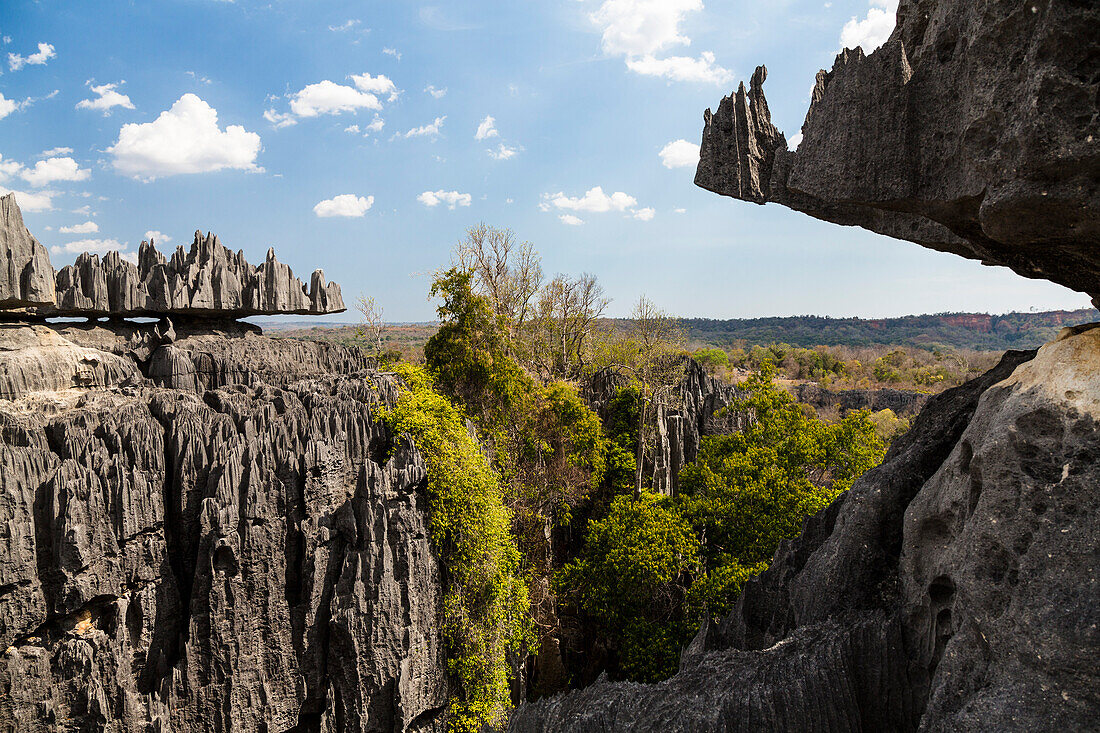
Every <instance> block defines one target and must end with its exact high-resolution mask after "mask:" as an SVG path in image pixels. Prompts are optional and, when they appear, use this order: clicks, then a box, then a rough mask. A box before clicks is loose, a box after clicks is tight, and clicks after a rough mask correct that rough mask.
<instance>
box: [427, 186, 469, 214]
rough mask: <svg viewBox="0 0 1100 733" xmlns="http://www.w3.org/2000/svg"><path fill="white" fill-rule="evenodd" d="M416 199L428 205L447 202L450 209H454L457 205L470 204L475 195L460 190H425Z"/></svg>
mask: <svg viewBox="0 0 1100 733" xmlns="http://www.w3.org/2000/svg"><path fill="white" fill-rule="evenodd" d="M416 200H417V201H419V202H420V203H422V204H424V205H425V206H427V207H432V206H438V205H439V204H446V205H447V208H448V209H451V210H454V208H455V207H456V206H469V205H470V204H471V202H473V196H471V195H470V194H468V193H459V192H458V191H425V192H424V193H422V194H420V195H419V196H417V197H416Z"/></svg>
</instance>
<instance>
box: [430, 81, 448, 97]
mask: <svg viewBox="0 0 1100 733" xmlns="http://www.w3.org/2000/svg"><path fill="white" fill-rule="evenodd" d="M424 91H426V92H427V93H428V94H430V95H432V96H433V97H435V98H436V99H442V98H443V97H445V96H447V87H443V88H442V89H437V88H436V87H435V86H434V85H433V84H429V85H428V86H426V87H424Z"/></svg>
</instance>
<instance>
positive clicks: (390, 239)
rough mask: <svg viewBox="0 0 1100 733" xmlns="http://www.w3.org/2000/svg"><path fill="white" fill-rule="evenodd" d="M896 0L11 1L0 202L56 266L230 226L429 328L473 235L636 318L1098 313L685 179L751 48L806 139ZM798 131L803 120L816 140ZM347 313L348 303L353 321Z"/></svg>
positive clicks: (2, 97) (1068, 294) (225, 238)
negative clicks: (820, 106) (515, 248)
mask: <svg viewBox="0 0 1100 733" xmlns="http://www.w3.org/2000/svg"><path fill="white" fill-rule="evenodd" d="M896 7H897V2H896V0H870V1H868V0H833V2H821V1H820V0H814V1H812V2H811V1H809V0H806V1H803V0H770V1H769V2H760V1H759V0H731V1H729V2H718V1H717V0H709V1H708V2H707V3H705V4H704V3H703V2H702V0H540V1H538V2H534V1H531V0H511V1H509V2H485V1H480V0H468V1H466V2H433V1H432V0H427V1H426V2H424V3H418V2H387V3H380V2H355V3H350V2H330V1H328V0H268V1H267V2H259V1H255V2H254V1H253V0H235V1H226V0H159V1H158V2H129V3H127V2H96V1H87V2H79V3H74V2H62V1H60V0H40V1H38V2H23V1H21V0H5V2H4V3H2V4H0V72H2V73H0V192H3V193H6V192H7V191H10V190H14V191H16V198H17V200H18V202H19V204H20V206H21V208H22V211H23V214H24V219H25V221H26V224H27V226H28V228H29V229H30V230H31V232H32V233H34V234H35V235H36V236H37V237H38V239H39V240H40V241H41V242H42V243H43V244H45V245H46V246H47V247H48V248H49V250H50V253H51V258H52V260H53V263H54V266H55V267H58V268H59V267H61V266H63V265H65V264H69V263H71V262H72V261H73V260H74V259H75V258H76V255H77V254H79V253H80V252H83V251H85V250H88V251H96V252H105V251H107V250H110V249H118V250H120V251H122V252H123V253H124V255H126V256H129V257H131V258H132V257H133V256H134V255H135V253H136V251H137V247H138V244H139V243H140V242H141V240H142V239H143V238H149V237H151V238H153V239H154V240H156V242H157V243H158V246H159V247H160V249H161V250H162V251H167V252H168V253H170V252H171V250H172V248H174V247H176V246H178V245H184V246H189V245H190V243H191V239H192V236H193V233H194V231H195V230H196V229H200V230H202V231H203V232H206V231H213V232H214V233H216V234H218V236H219V237H220V238H221V241H222V242H223V243H224V244H225V245H226V246H228V247H230V248H231V249H233V250H237V249H243V250H244V252H245V254H246V255H247V257H248V258H249V260H250V261H252V262H258V261H262V259H263V257H264V253H265V252H266V250H267V248H268V247H271V246H274V247H275V251H276V254H277V255H278V257H279V259H280V260H281V261H283V262H286V263H288V264H290V266H291V267H292V268H293V269H294V271H295V273H296V274H297V275H298V276H299V277H301V278H302V279H303V280H305V281H306V282H308V279H309V274H310V273H311V272H312V270H313V269H315V268H322V269H323V270H324V272H325V274H326V277H327V278H329V279H331V280H335V281H337V282H339V283H340V284H341V286H342V288H343V292H344V296H345V300H346V301H347V302H348V303H349V304H350V303H352V302H353V301H354V300H355V299H356V298H357V297H358V296H359V295H367V296H371V297H374V298H375V300H376V301H377V302H378V303H380V304H381V305H382V306H383V307H384V309H385V318H386V319H387V320H389V321H425V320H431V319H433V318H434V312H435V305H434V304H433V302H432V301H430V300H429V299H428V297H427V293H428V289H429V287H430V281H431V274H432V272H434V271H435V270H437V269H438V268H440V267H443V266H445V265H447V264H448V262H449V257H450V254H449V253H450V251H451V249H452V247H453V246H454V244H455V243H456V242H457V241H459V240H460V239H461V238H462V237H463V234H464V232H465V230H466V228H467V227H469V226H471V225H473V224H476V223H478V222H482V221H484V222H486V223H488V224H491V225H493V226H498V227H509V228H511V229H512V230H514V232H515V233H516V236H517V237H518V238H519V239H521V240H530V241H531V242H532V243H533V244H534V246H535V248H536V249H537V250H538V251H539V253H540V254H541V255H542V259H543V268H544V270H545V271H546V273H547V274H548V275H551V276H552V275H554V274H556V273H566V274H579V273H581V272H587V273H592V274H594V275H596V276H597V277H598V278H599V281H600V282H601V283H602V284H603V286H604V288H605V290H606V292H607V295H608V296H609V297H610V298H611V299H612V302H611V305H610V307H609V309H608V314H609V315H612V316H623V315H627V314H628V313H629V312H630V310H631V306H632V305H633V303H634V302H635V301H636V300H637V298H638V297H639V296H640V295H642V294H644V295H646V296H647V297H649V298H650V299H651V300H653V301H654V302H655V303H656V304H657V305H658V306H659V307H661V308H663V309H665V310H667V311H669V312H671V313H674V314H677V315H681V316H685V317H709V318H737V317H756V316H766V315H802V314H819V315H830V316H836V317H846V316H860V317H890V316H899V315H905V314H913V313H939V312H945V311H985V312H992V313H1003V312H1007V311H1012V310H1021V311H1027V310H1036V309H1038V310H1047V309H1056V308H1080V307H1086V306H1088V298H1087V297H1086V296H1084V295H1082V294H1079V293H1074V292H1072V291H1070V290H1067V289H1065V288H1062V287H1060V286H1057V285H1054V284H1051V283H1047V282H1043V281H1034V280H1027V279H1025V278H1022V277H1019V276H1017V275H1015V274H1013V273H1012V272H1011V271H1009V270H1007V269H1005V268H993V267H983V266H981V265H979V264H978V263H976V262H972V261H967V260H963V259H961V258H958V257H955V256H953V255H948V254H942V253H937V252H932V251H930V250H926V249H923V248H921V247H919V246H918V245H915V244H912V243H908V242H900V241H896V240H892V239H889V238H886V237H883V236H880V235H876V234H872V233H870V232H865V231H862V230H858V229H854V228H850V227H841V226H837V225H833V224H828V223H824V222H820V221H817V220H814V219H811V218H809V217H807V216H804V215H802V214H797V213H795V212H792V211H789V210H787V209H784V208H782V207H779V206H777V205H774V204H771V205H767V206H763V207H761V206H756V205H754V204H749V203H744V202H739V201H734V200H732V199H729V198H725V197H720V196H717V195H715V194H712V193H709V192H707V191H703V190H702V189H699V188H697V187H695V186H694V185H693V183H692V179H693V177H694V171H695V163H696V162H697V159H698V143H699V139H700V136H701V132H702V127H703V111H704V110H705V109H706V108H708V107H710V108H712V109H713V108H716V107H717V105H718V102H719V101H720V100H721V98H722V97H723V95H727V94H730V93H731V92H732V91H733V90H735V89H736V87H737V83H738V82H739V81H740V80H743V79H747V78H748V77H749V76H750V75H751V73H752V71H753V69H754V68H755V66H756V65H758V64H765V65H766V66H767V67H768V80H767V82H766V84H765V86H764V89H765V92H766V94H767V97H768V101H769V104H770V106H771V110H772V114H773V122H774V123H775V124H776V125H777V126H778V127H779V128H780V129H781V130H783V131H784V132H785V133H786V135H787V137H788V139H792V138H794V136H796V135H797V134H798V131H799V128H800V126H801V123H802V120H803V118H804V116H805V111H806V108H807V106H808V103H809V93H810V89H811V87H812V85H813V80H814V75H815V73H816V72H817V71H818V69H821V68H830V67H831V66H832V63H833V59H834V57H835V55H836V53H837V52H838V51H839V50H840V48H841V47H842V46H848V47H854V46H856V45H862V46H863V48H864V49H865V50H868V49H870V48H873V47H876V46H877V45H879V44H881V43H882V42H883V41H884V40H885V39H886V37H887V36H888V35H889V33H890V30H891V29H892V27H893V22H894V21H893V16H894V11H895V9H896ZM795 139H796V140H797V138H795ZM346 317H347V318H348V320H354V318H355V314H354V312H353V311H352V312H349V313H348V314H346Z"/></svg>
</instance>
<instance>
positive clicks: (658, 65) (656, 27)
mask: <svg viewBox="0 0 1100 733" xmlns="http://www.w3.org/2000/svg"><path fill="white" fill-rule="evenodd" d="M702 9H703V2H702V0H605V2H604V3H603V4H602V5H600V7H599V9H598V10H596V11H595V12H594V13H591V14H590V15H589V18H590V19H591V21H592V22H593V23H595V24H596V25H597V26H599V27H600V30H601V32H602V34H603V35H602V38H601V43H600V45H601V47H602V48H603V52H604V54H606V55H607V56H622V57H624V58H625V59H626V65H627V68H628V69H630V70H631V71H633V72H635V73H638V74H643V75H645V76H658V77H663V78H665V79H668V80H669V81H688V82H703V83H708V84H724V83H727V82H729V81H730V80H732V79H733V74H732V73H731V72H730V71H729V70H728V69H724V68H722V67H721V66H718V65H716V64H715V63H714V54H713V53H711V52H710V51H704V52H702V53H701V54H700V56H699V57H698V58H692V57H690V56H669V57H667V58H657V56H656V54H657V53H658V52H661V51H665V50H667V49H669V48H672V47H674V46H689V45H691V39H690V38H688V37H687V36H686V35H684V34H683V33H682V32H681V31H680V24H681V23H682V22H683V21H684V18H685V16H687V15H688V14H689V13H694V12H697V11H700V10H702Z"/></svg>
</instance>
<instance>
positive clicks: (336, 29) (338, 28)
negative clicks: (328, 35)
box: [328, 18, 359, 33]
mask: <svg viewBox="0 0 1100 733" xmlns="http://www.w3.org/2000/svg"><path fill="white" fill-rule="evenodd" d="M357 25H359V21H358V20H355V19H351V18H349V19H348V20H345V21H344V22H343V23H341V24H340V25H330V26H329V27H328V29H329V30H330V31H332V32H333V33H340V32H342V31H350V30H351V29H352V28H354V27H355V26H357Z"/></svg>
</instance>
